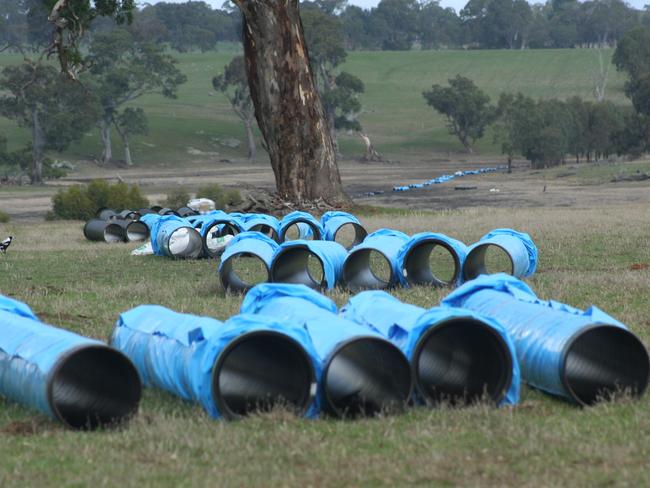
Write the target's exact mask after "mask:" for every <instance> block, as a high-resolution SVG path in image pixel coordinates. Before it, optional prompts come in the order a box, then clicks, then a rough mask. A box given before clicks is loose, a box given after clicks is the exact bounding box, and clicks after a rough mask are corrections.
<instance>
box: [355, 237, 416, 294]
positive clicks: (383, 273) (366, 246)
mask: <svg viewBox="0 0 650 488" xmlns="http://www.w3.org/2000/svg"><path fill="white" fill-rule="evenodd" d="M408 240H409V237H408V236H407V235H406V234H404V233H403V232H400V231H398V230H391V229H379V230H376V231H375V232H373V233H372V234H369V235H368V237H366V238H365V239H364V241H363V242H362V243H361V244H359V245H358V246H355V247H354V248H352V249H351V250H350V253H349V254H348V257H347V259H346V260H345V263H344V264H343V283H344V284H345V286H346V287H347V288H348V289H350V290H352V291H357V290H364V289H383V288H390V287H393V286H395V285H398V284H405V283H406V279H405V278H404V275H403V273H402V269H401V267H400V263H399V254H400V250H401V249H402V247H403V246H404V244H406V243H407V242H408Z"/></svg>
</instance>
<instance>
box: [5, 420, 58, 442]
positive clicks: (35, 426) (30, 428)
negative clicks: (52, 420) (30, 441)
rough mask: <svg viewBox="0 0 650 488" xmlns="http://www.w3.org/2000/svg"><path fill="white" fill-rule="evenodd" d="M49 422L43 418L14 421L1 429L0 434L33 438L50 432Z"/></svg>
mask: <svg viewBox="0 0 650 488" xmlns="http://www.w3.org/2000/svg"><path fill="white" fill-rule="evenodd" d="M49 428H50V425H49V422H48V421H46V420H45V419H41V418H32V419H28V420H14V421H13V422H9V423H8V424H6V425H3V426H2V428H0V433H2V434H6V435H13V436H21V437H26V436H32V435H36V434H41V433H43V432H45V431H46V430H49Z"/></svg>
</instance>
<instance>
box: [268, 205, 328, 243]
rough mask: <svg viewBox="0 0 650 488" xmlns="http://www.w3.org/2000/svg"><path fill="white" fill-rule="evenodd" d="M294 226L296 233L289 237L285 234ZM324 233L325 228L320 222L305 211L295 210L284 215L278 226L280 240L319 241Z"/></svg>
mask: <svg viewBox="0 0 650 488" xmlns="http://www.w3.org/2000/svg"><path fill="white" fill-rule="evenodd" d="M294 227H295V228H297V229H298V235H297V236H295V237H289V235H287V234H288V233H289V230H290V229H292V228H294ZM324 233H325V229H323V226H322V225H321V223H320V222H319V221H318V220H317V219H316V218H315V217H314V216H313V215H311V214H308V213H307V212H299V211H295V212H291V213H290V214H287V215H285V216H284V217H283V218H282V220H281V221H280V225H279V227H278V235H279V239H280V242H284V241H289V240H297V239H301V240H307V239H311V240H314V241H319V240H321V239H322V238H323V235H324Z"/></svg>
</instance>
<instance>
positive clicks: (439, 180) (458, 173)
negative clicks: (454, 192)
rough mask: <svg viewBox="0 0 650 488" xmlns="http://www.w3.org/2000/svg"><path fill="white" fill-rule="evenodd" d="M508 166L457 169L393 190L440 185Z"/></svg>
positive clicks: (396, 187) (395, 187)
mask: <svg viewBox="0 0 650 488" xmlns="http://www.w3.org/2000/svg"><path fill="white" fill-rule="evenodd" d="M506 168H507V166H496V167H492V168H480V169H474V170H468V171H456V172H455V173H454V174H451V175H440V176H438V177H436V178H432V179H430V180H427V181H424V182H422V183H411V184H410V185H402V186H394V187H393V191H408V190H412V189H414V188H424V187H426V186H431V185H438V184H440V183H446V182H447V181H450V180H453V179H454V178H460V177H463V176H469V175H479V174H483V173H494V172H495V171H499V170H501V169H506Z"/></svg>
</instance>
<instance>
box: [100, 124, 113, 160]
mask: <svg viewBox="0 0 650 488" xmlns="http://www.w3.org/2000/svg"><path fill="white" fill-rule="evenodd" d="M99 133H100V136H101V138H102V146H103V149H102V163H103V164H109V163H110V162H111V161H112V160H113V146H112V144H111V123H110V121H107V120H105V119H102V121H101V122H100V123H99Z"/></svg>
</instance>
